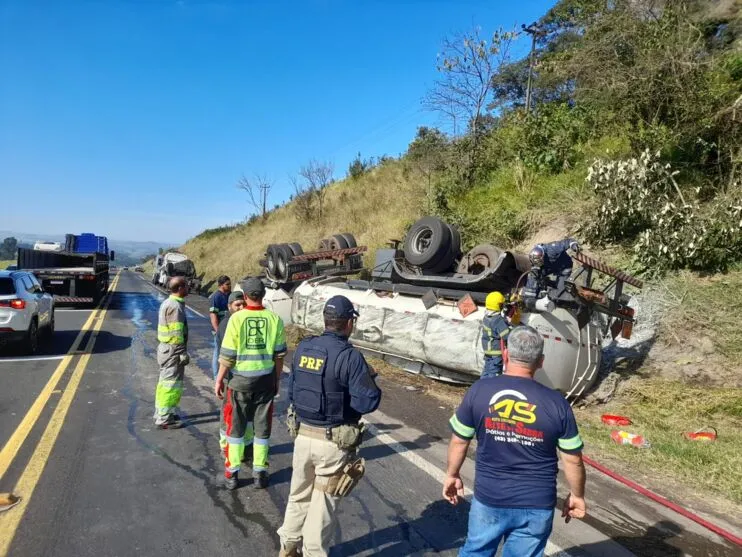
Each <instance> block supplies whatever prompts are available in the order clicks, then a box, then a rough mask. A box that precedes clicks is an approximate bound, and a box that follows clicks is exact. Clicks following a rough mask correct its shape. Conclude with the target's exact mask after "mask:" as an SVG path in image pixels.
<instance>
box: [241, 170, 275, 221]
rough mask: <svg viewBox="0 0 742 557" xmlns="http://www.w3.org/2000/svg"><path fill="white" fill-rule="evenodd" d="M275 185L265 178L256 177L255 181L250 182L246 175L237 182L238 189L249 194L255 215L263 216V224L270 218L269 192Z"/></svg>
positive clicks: (248, 197)
mask: <svg viewBox="0 0 742 557" xmlns="http://www.w3.org/2000/svg"><path fill="white" fill-rule="evenodd" d="M272 187H273V184H272V183H271V182H270V181H269V180H268V179H267V178H266V177H265V176H260V175H257V174H256V175H255V178H254V179H253V180H249V179H248V178H247V177H246V176H245V175H244V174H243V175H242V177H241V178H240V179H239V180H238V181H237V188H238V189H241V190H243V191H244V192H245V193H247V199H248V201H249V203H250V205H251V206H252V207H253V209H254V210H255V214H257V215H262V218H263V222H265V220H266V219H267V218H268V210H267V200H268V192H269V191H270V190H271V188H272Z"/></svg>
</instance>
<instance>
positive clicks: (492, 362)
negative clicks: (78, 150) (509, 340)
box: [482, 292, 510, 379]
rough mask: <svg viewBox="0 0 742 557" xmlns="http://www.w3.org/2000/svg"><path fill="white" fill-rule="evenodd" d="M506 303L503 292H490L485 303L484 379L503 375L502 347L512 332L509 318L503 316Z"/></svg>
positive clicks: (483, 321)
mask: <svg viewBox="0 0 742 557" xmlns="http://www.w3.org/2000/svg"><path fill="white" fill-rule="evenodd" d="M504 303H505V296H503V295H502V292H490V293H489V294H487V298H486V299H485V301H484V308H485V312H484V318H483V319H482V349H483V350H484V369H483V370H482V378H483V379H484V378H485V377H494V376H496V375H500V374H501V373H502V363H503V362H502V345H503V341H504V340H505V338H506V337H507V336H508V333H509V332H510V323H509V322H508V318H507V317H506V316H505V315H503V314H502V306H503V304H504Z"/></svg>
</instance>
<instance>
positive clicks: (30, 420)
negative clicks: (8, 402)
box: [0, 279, 116, 478]
mask: <svg viewBox="0 0 742 557" xmlns="http://www.w3.org/2000/svg"><path fill="white" fill-rule="evenodd" d="M115 280H116V279H114V282H115ZM99 311H100V307H98V308H95V309H94V310H93V312H92V313H91V314H90V317H88V319H87V321H85V324H84V325H83V326H82V329H80V332H79V333H77V337H76V338H75V341H74V342H73V343H72V346H70V349H69V350H68V351H67V354H66V355H65V357H64V358H62V361H61V362H59V365H58V366H57V369H55V370H54V373H52V375H51V377H50V378H49V381H47V382H46V385H44V388H43V389H41V392H40V393H39V396H38V397H36V400H35V401H34V403H33V404H32V405H31V408H29V409H28V412H26V415H25V416H24V417H23V420H22V421H21V423H20V424H18V427H16V429H15V431H14V432H13V435H11V436H10V439H8V442H7V443H5V446H4V447H3V449H2V451H0V478H2V477H3V476H4V475H5V472H7V471H8V468H10V465H11V463H12V462H13V459H14V458H15V457H16V455H17V454H18V451H19V450H20V449H21V446H22V445H23V443H24V442H25V441H26V438H27V437H28V435H29V433H31V430H32V429H33V427H34V425H35V424H36V422H37V421H38V419H39V416H41V412H42V411H43V410H44V408H45V407H46V403H47V402H49V397H50V396H51V394H52V392H53V391H54V389H55V388H56V387H57V383H59V380H60V379H61V378H62V376H63V375H64V372H65V371H67V367H68V366H69V365H70V362H71V361H72V358H74V357H75V356H76V355H77V353H78V349H79V348H80V343H81V342H82V339H83V337H84V336H85V333H87V332H88V330H89V328H90V325H91V324H92V323H93V321H94V320H95V317H96V315H97V314H98V312H99Z"/></svg>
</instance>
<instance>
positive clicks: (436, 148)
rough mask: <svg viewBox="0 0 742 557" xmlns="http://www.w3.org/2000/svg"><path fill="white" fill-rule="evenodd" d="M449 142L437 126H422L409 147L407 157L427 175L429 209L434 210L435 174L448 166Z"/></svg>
mask: <svg viewBox="0 0 742 557" xmlns="http://www.w3.org/2000/svg"><path fill="white" fill-rule="evenodd" d="M448 155H449V144H448V139H447V138H446V135H445V134H444V133H443V132H442V131H441V130H439V129H437V128H429V127H427V126H420V127H419V128H417V135H416V136H415V139H413V140H412V143H410V146H409V147H408V148H407V157H408V159H409V160H410V161H411V162H412V164H413V165H414V166H415V168H416V169H417V170H418V171H419V172H420V173H421V174H422V175H423V176H424V177H425V179H426V182H427V191H428V211H431V210H432V206H431V202H432V195H433V190H432V183H433V174H435V173H436V172H440V171H442V170H443V169H445V168H446V162H447V159H448Z"/></svg>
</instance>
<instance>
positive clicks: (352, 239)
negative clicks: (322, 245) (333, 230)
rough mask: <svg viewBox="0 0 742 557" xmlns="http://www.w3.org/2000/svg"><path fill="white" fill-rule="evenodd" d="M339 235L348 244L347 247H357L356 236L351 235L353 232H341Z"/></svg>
mask: <svg viewBox="0 0 742 557" xmlns="http://www.w3.org/2000/svg"><path fill="white" fill-rule="evenodd" d="M340 235H341V236H342V237H343V239H344V240H345V243H346V244H348V247H349V248H357V247H358V242H356V238H355V236H353V234H350V233H349V232H343V233H342V234H340Z"/></svg>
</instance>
